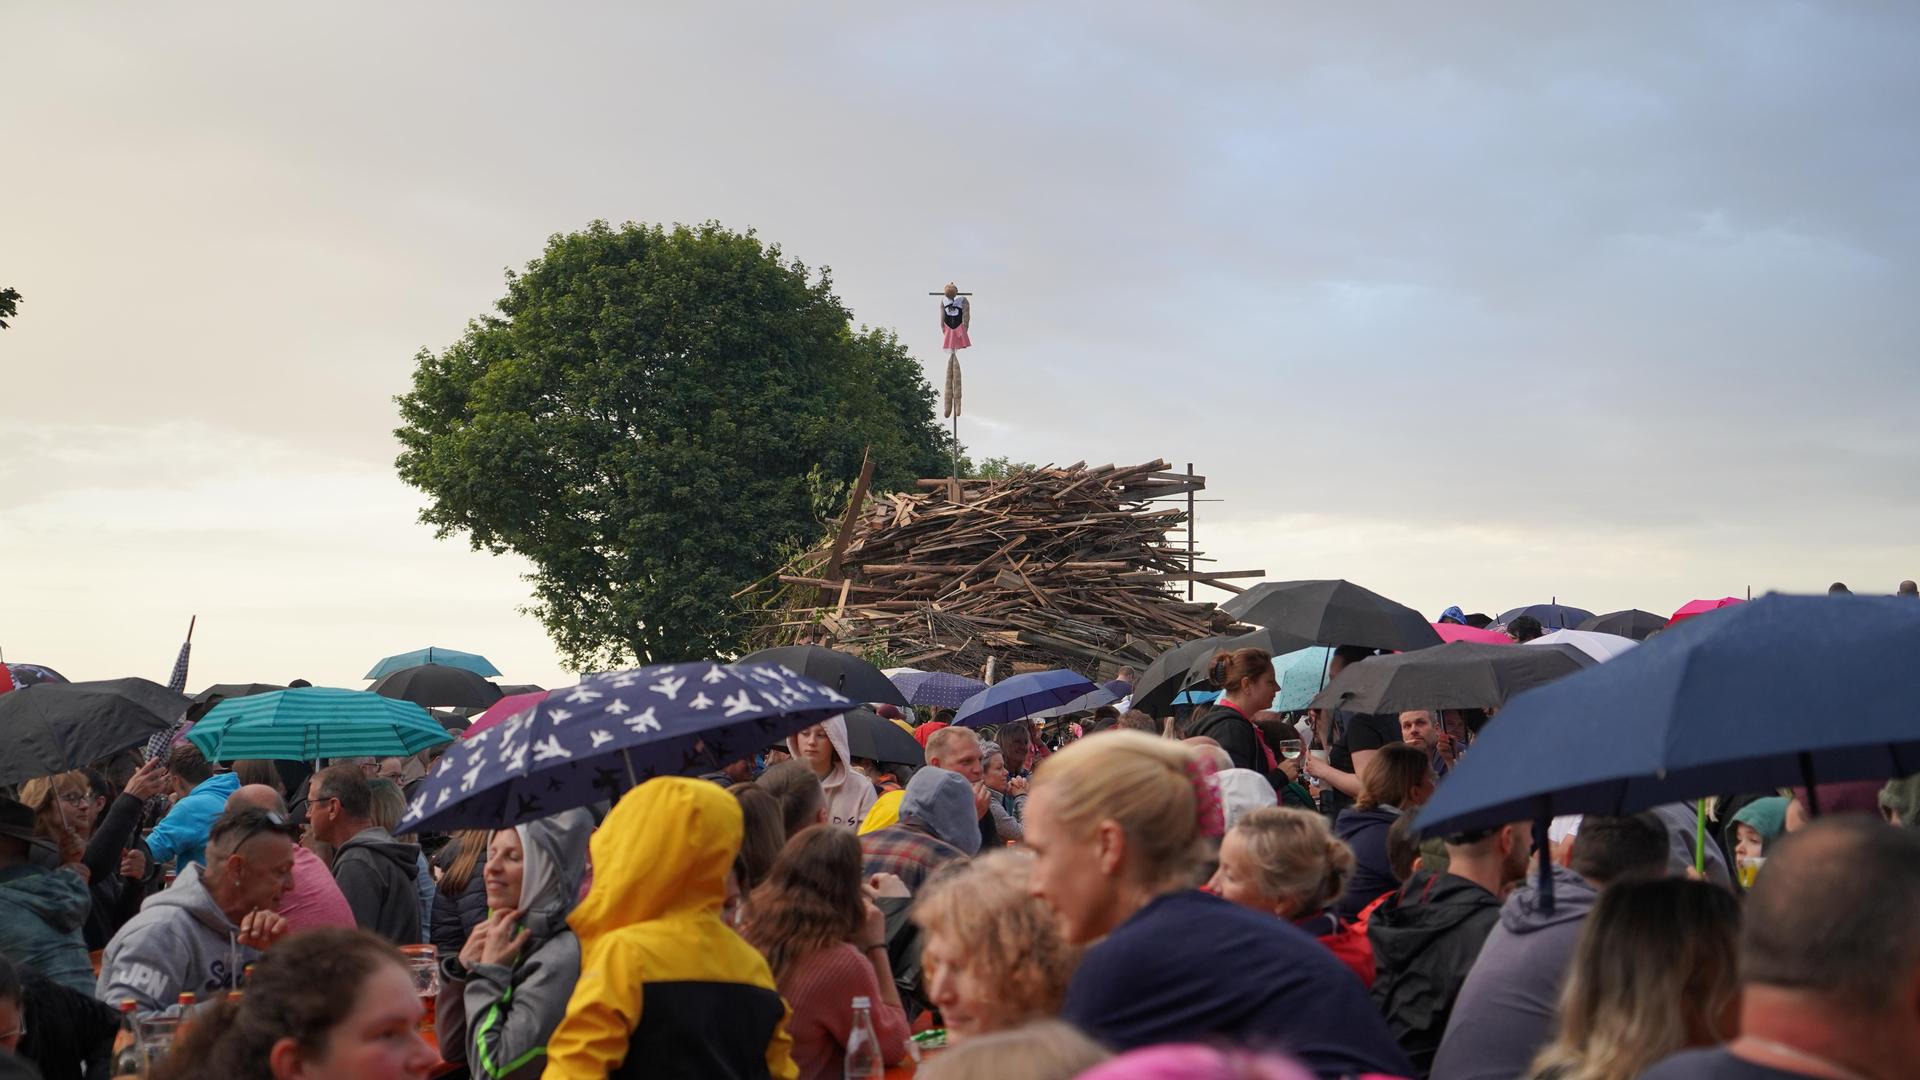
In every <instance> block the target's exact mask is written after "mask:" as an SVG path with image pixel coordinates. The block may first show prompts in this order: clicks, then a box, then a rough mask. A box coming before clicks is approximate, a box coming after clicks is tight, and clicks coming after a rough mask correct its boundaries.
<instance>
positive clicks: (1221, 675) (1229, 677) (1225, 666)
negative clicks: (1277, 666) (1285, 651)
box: [1207, 649, 1273, 694]
mask: <svg viewBox="0 0 1920 1080" xmlns="http://www.w3.org/2000/svg"><path fill="white" fill-rule="evenodd" d="M1272 671H1273V654H1272V653H1269V652H1267V651H1266V650H1265V649H1236V650H1231V651H1230V650H1227V649H1221V650H1220V651H1219V652H1217V653H1214V654H1213V660H1212V661H1211V662H1210V663H1208V664H1207V681H1208V682H1211V683H1212V684H1213V685H1215V686H1217V687H1219V688H1220V690H1221V691H1222V692H1223V693H1227V694H1231V693H1233V692H1234V691H1235V690H1237V689H1239V688H1240V687H1241V686H1243V685H1245V684H1246V682H1247V680H1248V679H1257V678H1259V677H1260V674H1261V673H1262V672H1269V673H1270V672H1272Z"/></svg>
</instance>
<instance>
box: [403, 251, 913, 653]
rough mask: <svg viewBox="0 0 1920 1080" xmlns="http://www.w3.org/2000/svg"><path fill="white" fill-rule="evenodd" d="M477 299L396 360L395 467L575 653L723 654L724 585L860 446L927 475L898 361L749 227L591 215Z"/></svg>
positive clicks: (814, 500) (830, 495) (879, 465)
mask: <svg viewBox="0 0 1920 1080" xmlns="http://www.w3.org/2000/svg"><path fill="white" fill-rule="evenodd" d="M497 307H498V314H497V315H489V316H486V317H483V318H481V319H478V320H476V321H474V322H472V323H470V324H469V325H468V327H467V331H466V333H465V334H464V335H462V336H461V338H460V339H459V340H458V341H456V342H454V343H453V344H452V345H451V346H449V347H448V348H446V349H444V350H442V351H440V352H433V351H430V350H422V351H421V352H420V353H419V355H418V356H417V358H416V360H417V367H416V369H415V371H414V375H413V391H412V392H411V393H408V394H406V395H403V396H402V397H400V398H398V399H397V400H398V402H399V405H400V415H401V418H402V420H403V421H404V426H402V427H401V428H399V429H398V430H397V431H396V432H395V434H396V435H397V436H398V437H399V439H400V442H401V444H402V446H403V450H402V452H401V454H400V456H399V459H398V460H397V462H396V464H397V466H398V468H399V472H400V476H401V478H402V479H403V480H405V481H406V482H407V483H409V484H412V485H413V486H415V487H417V488H419V489H420V490H421V491H423V492H425V493H426V494H427V495H428V496H430V498H431V502H430V503H429V504H428V506H427V507H426V508H425V509H424V510H422V511H421V520H423V521H425V522H427V523H429V524H432V525H434V526H436V527H437V528H438V530H439V533H440V535H442V536H448V535H453V534H459V533H465V534H467V536H468V537H469V538H470V539H471V541H472V543H473V546H474V547H475V548H476V549H486V550H490V551H493V552H495V553H500V552H506V551H515V552H518V553H520V554H521V555H524V556H526V557H527V558H528V559H529V560H531V561H532V563H533V565H534V568H535V569H534V572H533V573H532V574H531V575H529V578H530V581H531V582H532V584H533V586H534V593H535V603H534V605H533V607H532V610H533V612H534V613H535V614H537V615H538V616H539V617H540V619H541V621H542V622H543V623H544V624H545V625H546V627H547V630H548V632H549V633H550V634H551V635H552V637H553V639H554V641H555V643H556V644H557V645H558V646H559V648H560V650H561V652H562V653H563V654H564V655H565V656H566V657H567V658H568V659H569V660H570V661H571V662H572V663H574V664H575V665H577V666H579V667H581V668H583V669H586V668H597V667H610V666H616V665H619V664H622V663H625V662H629V661H633V662H640V663H656V662H666V661H672V660H684V659H693V658H700V657H711V656H715V655H718V654H721V653H723V652H726V651H728V650H730V649H731V648H733V647H734V646H735V645H736V644H737V643H738V641H739V638H740V634H741V631H742V629H743V623H742V620H741V619H740V617H739V614H738V609H737V606H736V604H735V602H734V601H733V600H732V595H733V593H734V592H736V591H738V590H740V589H741V588H743V587H744V586H746V585H748V584H750V583H752V582H754V581H756V580H758V579H760V578H761V577H763V576H765V575H766V574H768V573H770V572H772V571H773V570H774V569H775V568H776V567H777V566H778V565H779V564H780V561H781V558H782V556H783V554H785V553H788V552H791V551H792V550H794V549H795V548H796V547H798V546H801V545H804V544H806V543H808V542H810V541H812V540H813V539H814V538H816V537H817V536H818V534H819V530H820V527H821V520H820V518H821V511H822V508H823V507H824V506H827V505H830V504H832V503H833V502H834V501H835V500H836V499H843V498H844V492H845V491H846V489H847V486H848V485H849V484H850V482H851V480H852V479H853V477H854V476H855V475H857V474H858V472H859V469H860V460H861V451H862V449H863V448H865V447H869V446H870V447H871V448H872V454H873V457H874V460H875V464H876V468H875V482H876V485H877V486H878V487H880V488H882V489H887V488H895V487H904V486H910V485H911V484H912V482H913V480H914V478H916V477H919V476H936V475H941V474H942V473H943V472H944V471H945V469H946V463H947V460H948V459H947V453H948V449H949V447H948V440H947V439H946V438H945V437H944V435H943V433H942V432H941V430H940V428H939V425H938V423H937V422H936V421H935V419H934V415H933V406H934V393H933V389H932V388H931V387H930V386H928V385H927V382H926V379H925V378H924V377H922V375H921V370H920V367H919V365H918V364H917V363H915V362H914V360H913V358H912V357H911V356H910V355H909V354H908V353H907V351H906V350H905V349H904V348H903V347H902V346H901V345H900V343H899V341H898V340H897V339H896V338H895V337H894V335H892V334H891V333H886V332H882V331H874V330H867V329H865V328H862V329H860V330H858V331H856V330H854V329H853V328H852V327H851V319H850V316H849V314H848V312H847V310H846V308H845V307H843V306H842V305H841V303H840V301H839V299H838V298H837V297H835V296H834V294H833V291H832V287H831V281H830V278H829V275H828V274H827V273H826V272H825V271H824V270H823V271H822V272H820V273H819V274H817V275H814V274H810V273H809V272H808V270H807V268H806V267H805V266H804V265H802V264H801V263H799V262H798V261H793V262H786V261H783V259H782V256H781V252H780V249H779V248H778V247H774V246H768V245H764V244H762V243H761V242H760V241H759V240H758V239H757V238H756V237H755V236H754V235H753V233H751V232H747V233H744V234H742V233H737V232H732V231H730V230H728V229H725V228H722V227H721V226H720V225H718V224H715V223H711V222H710V223H708V224H705V225H702V226H699V227H697V228H688V227H684V226H675V227H674V228H672V229H666V228H662V227H660V226H643V225H632V224H629V225H625V226H621V227H619V228H614V227H611V226H609V225H608V224H606V223H605V222H598V221H596V222H594V223H593V224H592V225H590V226H589V227H588V228H586V229H585V230H583V231H581V232H576V233H569V234H564V235H558V236H554V237H553V238H552V239H550V240H549V241H548V242H547V247H546V250H545V252H544V253H543V254H542V255H541V256H540V257H539V258H537V259H535V260H533V261H532V262H531V263H529V264H527V267H526V269H525V271H524V272H521V273H518V274H516V273H513V272H511V271H509V272H508V274H507V294H506V296H505V297H504V298H503V299H501V300H500V301H499V303H498V305H497ZM836 509H837V508H836Z"/></svg>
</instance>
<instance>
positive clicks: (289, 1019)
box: [152, 927, 402, 1080]
mask: <svg viewBox="0 0 1920 1080" xmlns="http://www.w3.org/2000/svg"><path fill="white" fill-rule="evenodd" d="M382 964H393V965H395V966H400V965H401V964H402V961H401V959H400V953H399V951H398V950H397V949H395V948H394V947H393V946H392V945H390V944H388V943H387V942H386V941H385V940H384V939H382V938H378V937H375V936H374V935H372V934H369V933H367V932H366V931H364V930H353V929H345V928H340V927H326V928H321V929H315V930H307V931H304V932H302V933H298V934H294V935H293V936H291V937H289V938H287V939H286V940H285V941H282V942H280V943H279V944H277V945H275V946H274V947H273V948H272V949H270V950H268V951H267V953H266V955H264V956H262V957H261V958H260V962H259V963H258V964H256V965H255V966H254V969H253V974H252V975H251V976H249V977H248V979H247V985H246V992H245V994H244V995H243V996H242V997H241V998H240V999H239V1000H237V1001H236V1000H234V999H232V998H229V999H227V1000H225V1001H222V1002H219V1003H217V1004H214V1005H212V1006H210V1007H208V1008H206V1009H204V1010H202V1011H199V1012H196V1013H194V1022H193V1023H192V1024H191V1025H188V1026H187V1027H186V1029H185V1032H184V1034H182V1035H181V1036H180V1039H179V1041H178V1042H176V1043H175V1044H174V1047H173V1051H172V1052H171V1053H169V1054H168V1055H167V1057H166V1060H165V1061H164V1062H162V1063H161V1064H160V1066H159V1067H158V1068H156V1069H154V1071H153V1073H152V1080H189V1078H191V1077H200V1076H230V1077H242V1076H272V1075H273V1066H272V1064H271V1063H270V1061H269V1058H270V1056H271V1055H272V1053H273V1047H274V1044H275V1043H277V1042H279V1041H280V1040H281V1039H286V1038H291V1039H293V1040H294V1041H295V1042H297V1043H299V1045H300V1050H301V1053H302V1054H304V1055H308V1056H313V1057H318V1056H319V1055H320V1054H321V1053H322V1052H323V1051H324V1050H325V1048H326V1043H327V1037H328V1036H329V1035H330V1034H331V1033H332V1032H333V1029H334V1028H336V1027H338V1026H339V1025H340V1023H341V1022H342V1021H343V1020H345V1019H346V1018H347V1016H348V1014H350V1013H352V1012H353V1006H354V1003H355V1002H356V1001H358V1000H359V998H360V994H359V991H360V988H361V987H362V985H364V984H365V982H366V980H367V978H368V976H370V975H372V974H373V973H374V972H375V971H377V970H379V968H380V965H382Z"/></svg>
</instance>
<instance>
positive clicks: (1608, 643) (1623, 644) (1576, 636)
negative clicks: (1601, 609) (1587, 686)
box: [1527, 630, 1640, 663]
mask: <svg viewBox="0 0 1920 1080" xmlns="http://www.w3.org/2000/svg"><path fill="white" fill-rule="evenodd" d="M1527 644H1528V645H1570V646H1572V647H1573V648H1576V649H1579V650H1580V651H1581V652H1583V653H1586V654H1587V655H1588V656H1590V657H1592V658H1593V660H1594V662H1596V663H1605V662H1607V661H1608V660H1612V659H1615V658H1616V657H1620V656H1625V655H1626V653H1627V650H1628V649H1631V648H1633V647H1634V646H1635V645H1638V644H1640V643H1639V642H1637V641H1635V640H1633V639H1632V638H1625V637H1621V636H1620V635H1618V634H1600V633H1595V632H1594V631H1592V630H1555V631H1554V632H1553V633H1551V634H1541V635H1540V636H1539V637H1537V638H1534V639H1533V640H1532V641H1529V642H1527Z"/></svg>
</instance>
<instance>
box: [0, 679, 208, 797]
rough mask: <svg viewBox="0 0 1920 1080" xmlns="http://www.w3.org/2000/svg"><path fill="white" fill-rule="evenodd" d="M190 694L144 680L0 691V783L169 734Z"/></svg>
mask: <svg viewBox="0 0 1920 1080" xmlns="http://www.w3.org/2000/svg"><path fill="white" fill-rule="evenodd" d="M186 711H187V697H186V695H185V694H176V693H174V692H173V691H172V690H169V689H167V688H166V687H164V686H161V685H160V684H159V683H156V682H150V681H148V680H146V679H108V680H105V681H102V682H77V683H70V682H51V681H49V682H40V683H32V684H28V685H26V686H22V687H20V688H19V689H17V690H15V691H13V692H12V693H10V694H5V695H0V745H4V746H6V748H7V752H6V753H5V754H4V755H0V784H17V783H20V782H21V781H23V780H31V779H33V778H34V777H36V776H50V775H52V774H54V773H59V772H66V771H67V770H68V769H78V768H80V767H81V766H83V765H86V764H89V763H91V762H94V761H98V760H99V759H101V758H103V757H107V756H109V755H112V754H117V753H119V752H120V751H122V750H125V749H127V748H128V747H130V746H139V745H140V744H142V743H144V742H146V741H147V740H148V739H149V738H151V737H153V736H154V735H157V734H162V733H164V732H166V731H167V730H168V729H169V728H171V727H172V726H173V724H174V723H175V722H176V721H178V720H179V719H180V718H181V717H182V716H184V715H185V714H186Z"/></svg>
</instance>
